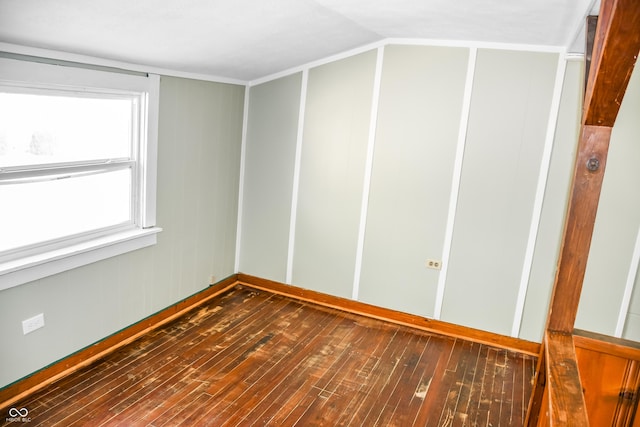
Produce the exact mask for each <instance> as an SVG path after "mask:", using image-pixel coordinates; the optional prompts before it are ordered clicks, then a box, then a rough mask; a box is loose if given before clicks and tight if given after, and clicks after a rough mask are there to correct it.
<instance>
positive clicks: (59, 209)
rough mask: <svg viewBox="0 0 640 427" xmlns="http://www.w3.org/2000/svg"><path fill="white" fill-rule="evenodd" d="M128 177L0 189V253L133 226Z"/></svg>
mask: <svg viewBox="0 0 640 427" xmlns="http://www.w3.org/2000/svg"><path fill="white" fill-rule="evenodd" d="M131 175H132V174H131V169H121V170H117V171H112V172H105V173H97V174H94V175H85V176H79V177H71V178H64V179H53V180H48V181H42V182H31V183H22V184H4V185H0V200H3V201H10V202H9V203H5V202H3V203H2V207H1V208H0V252H1V251H5V250H9V249H14V248H17V247H21V246H25V245H30V244H34V243H39V242H44V241H47V240H51V239H57V238H60V237H65V236H67V235H72V234H77V233H83V232H87V231H91V230H96V229H100V228H104V227H109V226H112V225H118V224H122V223H127V222H129V221H131V220H132V214H131Z"/></svg>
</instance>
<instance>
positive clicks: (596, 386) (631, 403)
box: [573, 331, 640, 426]
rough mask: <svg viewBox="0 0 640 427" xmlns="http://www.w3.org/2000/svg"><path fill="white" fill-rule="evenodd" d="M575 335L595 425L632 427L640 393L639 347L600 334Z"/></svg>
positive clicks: (592, 419)
mask: <svg viewBox="0 0 640 427" xmlns="http://www.w3.org/2000/svg"><path fill="white" fill-rule="evenodd" d="M577 333H578V334H580V335H574V337H573V340H574V343H575V347H576V355H577V361H578V368H579V371H580V379H581V382H582V385H583V387H584V397H585V403H586V406H587V413H588V414H589V422H590V423H591V425H594V426H600V425H603V426H604V425H607V426H631V425H632V422H633V421H634V419H635V418H637V417H636V413H637V407H638V402H639V397H640V396H639V395H638V390H640V372H639V369H640V348H638V346H639V344H638V343H635V342H630V341H627V340H622V339H618V338H611V337H605V336H602V335H599V334H594V333H589V332H584V331H577Z"/></svg>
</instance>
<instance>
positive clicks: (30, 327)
mask: <svg viewBox="0 0 640 427" xmlns="http://www.w3.org/2000/svg"><path fill="white" fill-rule="evenodd" d="M43 326H44V313H40V314H38V315H37V316H33V317H30V318H29V319H25V320H23V321H22V333H23V334H24V335H27V334H28V333H30V332H33V331H35V330H36V329H40V328H42V327H43Z"/></svg>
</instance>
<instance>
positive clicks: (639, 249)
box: [615, 229, 640, 338]
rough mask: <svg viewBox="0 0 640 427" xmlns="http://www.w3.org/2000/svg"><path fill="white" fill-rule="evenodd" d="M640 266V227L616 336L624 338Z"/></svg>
mask: <svg viewBox="0 0 640 427" xmlns="http://www.w3.org/2000/svg"><path fill="white" fill-rule="evenodd" d="M639 267H640V229H638V234H637V235H636V245H635V247H634V248H633V255H632V256H631V265H630V266H629V274H627V283H626V285H625V287H624V295H623V296H622V304H620V313H619V314H618V323H617V324H616V332H615V336H616V337H617V338H622V334H623V333H624V327H625V325H626V323H627V316H628V314H629V306H630V305H631V295H632V294H633V288H634V285H635V282H636V277H637V275H638V268H639Z"/></svg>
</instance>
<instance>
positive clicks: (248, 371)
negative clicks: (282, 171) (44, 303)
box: [0, 285, 536, 427]
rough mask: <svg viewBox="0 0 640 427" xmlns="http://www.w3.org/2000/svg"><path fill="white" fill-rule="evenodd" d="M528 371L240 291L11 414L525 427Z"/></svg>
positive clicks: (529, 363) (126, 420) (174, 422)
mask: <svg viewBox="0 0 640 427" xmlns="http://www.w3.org/2000/svg"><path fill="white" fill-rule="evenodd" d="M535 362H536V360H535V358H534V357H531V356H527V355H522V354H519V353H516V352H513V351H508V350H503V349H498V348H494V347H490V346H487V345H482V344H477V343H473V342H468V341H463V340H460V339H455V338H449V337H445V336H440V335H435V334H431V333H428V332H424V331H419V330H415V329H412V328H409V327H404V326H399V325H395V324H391V323H387V322H384V321H380V320H375V319H370V318H367V317H362V316H358V315H354V314H349V313H345V312H342V311H338V310H333V309H329V308H324V307H320V306H316V305H314V304H310V303H306V302H302V301H298V300H295V299H291V298H288V297H284V296H280V295H276V294H271V293H269V292H264V291H258V290H255V289H252V288H249V287H244V286H241V285H238V286H236V287H234V288H233V289H231V290H230V291H229V292H226V293H225V294H222V295H220V296H218V297H216V298H214V299H213V300H211V301H209V302H208V303H206V305H204V306H202V307H200V308H199V309H196V310H194V311H192V312H190V313H188V314H187V315H185V316H184V317H182V318H181V319H178V320H176V321H174V322H172V323H170V324H168V325H166V326H165V327H162V328H160V329H157V330H155V331H152V332H151V333H149V334H147V335H145V336H144V337H143V338H141V339H139V340H137V341H135V342H133V343H131V344H130V345H128V346H126V347H123V348H122V349H120V350H119V351H117V352H115V353H112V354H110V355H109V356H107V357H105V358H104V359H102V360H100V361H98V362H96V363H94V364H93V365H91V366H89V367H87V368H84V369H82V370H80V371H78V372H76V373H74V374H72V375H70V376H68V377H66V378H63V379H61V380H59V381H57V382H55V383H53V384H52V385H50V386H49V387H47V388H45V389H43V390H41V391H39V392H37V393H35V394H33V395H32V396H30V397H28V398H26V399H24V400H23V401H21V402H18V403H17V404H15V405H13V406H14V408H16V409H22V408H26V409H27V410H28V417H29V418H30V420H31V422H30V424H29V425H44V426H65V427H66V426H85V425H87V426H178V425H181V426H238V425H241V426H262V425H272V426H292V425H299V426H483V427H484V426H494V427H495V426H521V425H522V424H523V421H524V417H525V413H526V409H527V405H528V402H529V398H530V395H531V391H532V381H533V374H534V369H535ZM9 409H10V408H7V409H5V410H3V411H4V412H5V414H4V415H0V416H2V418H0V423H2V425H6V426H8V425H13V426H15V425H16V422H15V420H11V418H10V415H9V413H8V411H9ZM13 413H15V411H13ZM5 417H6V418H5ZM12 421H13V422H12Z"/></svg>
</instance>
